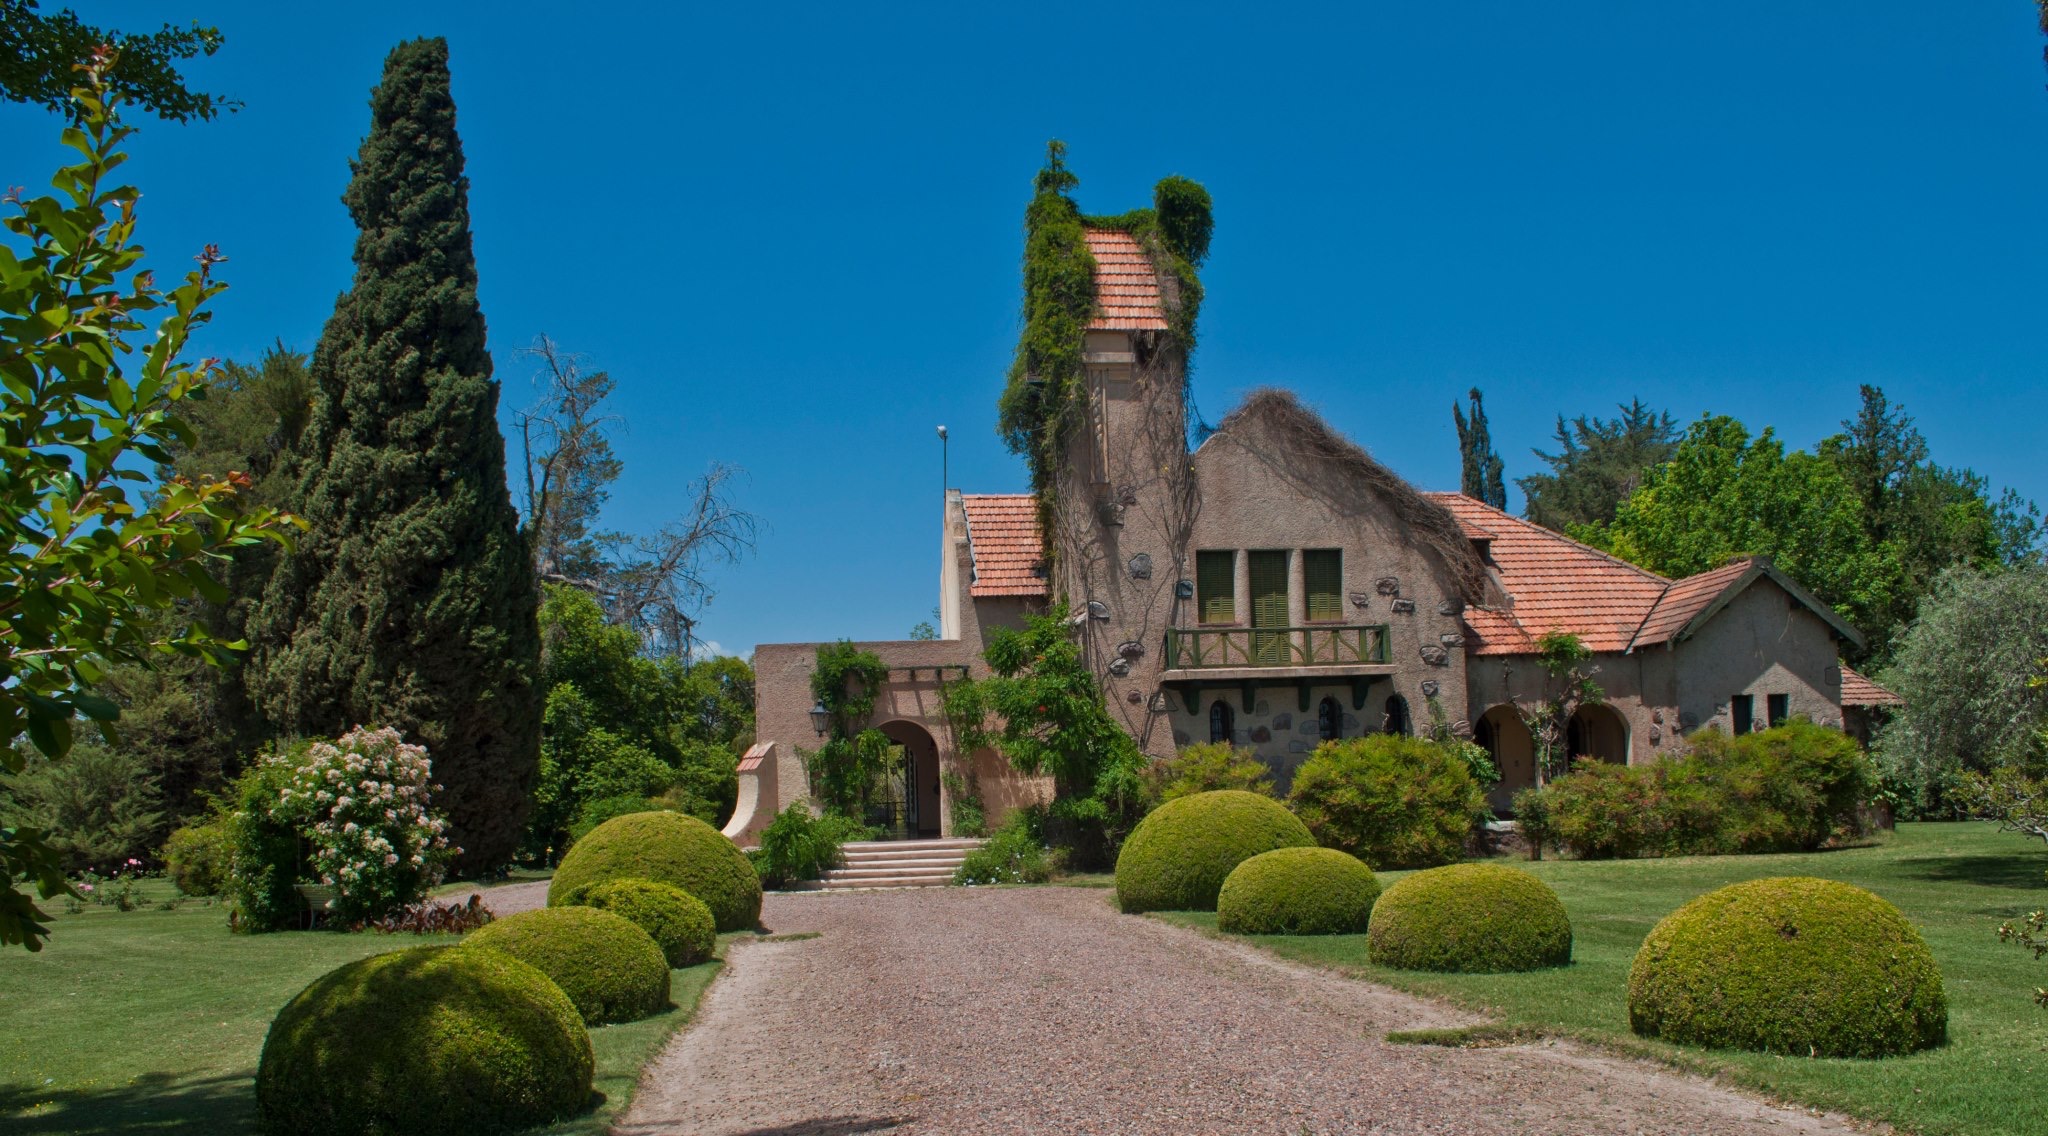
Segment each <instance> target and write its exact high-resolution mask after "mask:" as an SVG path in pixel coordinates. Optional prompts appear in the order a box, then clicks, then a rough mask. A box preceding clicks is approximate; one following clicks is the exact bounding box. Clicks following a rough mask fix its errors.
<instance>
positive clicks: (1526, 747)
mask: <svg viewBox="0 0 2048 1136" xmlns="http://www.w3.org/2000/svg"><path fill="white" fill-rule="evenodd" d="M1472 740H1473V741H1476V742H1478V743H1479V744H1480V745H1481V746H1484V747H1485V749H1486V752H1487V753H1489V754H1492V755H1493V764H1494V767H1495V768H1497V769H1499V770H1500V784H1498V785H1495V786H1494V787H1493V791H1492V792H1490V793H1488V794H1487V795H1486V802H1487V804H1489V805H1492V806H1493V811H1494V812H1497V813H1503V814H1504V813H1507V812H1508V811H1510V810H1511V809H1512V808H1513V807H1514V799H1515V794H1516V793H1517V792H1519V791H1521V790H1523V789H1533V788H1535V787H1536V743H1535V741H1534V739H1532V738H1531V737H1530V736H1529V727H1528V726H1526V725H1524V724H1523V722H1522V715H1521V714H1519V713H1517V712H1516V710H1515V708H1514V707H1513V706H1496V707H1494V708H1493V709H1491V710H1488V711H1487V712H1486V713H1484V714H1481V715H1480V716H1479V721H1478V722H1477V723H1475V724H1474V725H1473V727H1472Z"/></svg>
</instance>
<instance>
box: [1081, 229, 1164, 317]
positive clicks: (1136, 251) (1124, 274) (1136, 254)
mask: <svg viewBox="0 0 2048 1136" xmlns="http://www.w3.org/2000/svg"><path fill="white" fill-rule="evenodd" d="M1087 234H1088V251H1089V253H1090V254H1092V255H1093V256H1094V257H1095V308H1096V311H1095V322H1093V323H1091V324H1089V325H1088V330H1090V331H1165V330H1166V328H1167V323H1166V313H1165V312H1164V310H1162V309H1161V307H1160V303H1159V276H1158V274H1157V273H1156V272H1154V271H1153V269H1152V258H1151V257H1149V256H1146V255H1145V250H1144V249H1143V248H1141V247H1140V246H1139V245H1138V242H1137V241H1136V240H1135V239H1134V238H1133V237H1132V236H1131V235H1130V234H1129V233H1118V232H1112V231H1110V230H1107V229H1089V230H1088V231H1087Z"/></svg>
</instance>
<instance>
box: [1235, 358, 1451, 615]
mask: <svg viewBox="0 0 2048 1136" xmlns="http://www.w3.org/2000/svg"><path fill="white" fill-rule="evenodd" d="M1254 425H1256V426H1258V427H1260V428H1261V430H1262V432H1263V433H1264V434H1265V439H1264V441H1263V444H1262V445H1260V446H1259V447H1258V448H1257V449H1256V450H1254V451H1253V452H1255V453H1256V454H1257V456H1259V457H1260V458H1262V459H1264V460H1266V461H1268V462H1270V463H1272V464H1273V465H1275V466H1276V467H1277V468H1279V469H1281V470H1282V471H1283V472H1285V473H1286V474H1288V475H1289V476H1290V477H1291V478H1293V479H1294V480H1296V481H1305V480H1306V479H1307V478H1308V477H1309V476H1310V475H1311V472H1310V471H1312V470H1324V471H1328V473H1329V474H1330V475H1333V476H1334V477H1335V479H1336V484H1335V485H1334V486H1331V488H1334V489H1336V490H1338V491H1339V492H1341V493H1344V494H1347V495H1349V496H1352V497H1353V498H1354V499H1362V498H1368V497H1370V498H1377V499H1379V500H1381V501H1384V502H1385V503H1386V505H1387V508H1388V509H1389V510H1391V511H1392V512H1393V514H1394V518H1395V519H1396V520H1397V521H1399V522H1400V523H1401V525H1402V527H1404V528H1406V529H1407V530H1408V531H1409V532H1410V533H1411V534H1412V535H1413V539H1415V540H1416V541H1418V542H1420V543H1421V544H1422V546H1423V547H1424V548H1426V549H1428V550H1429V551H1430V552H1432V553H1434V554H1435V556H1436V558H1437V560H1438V561H1439V562H1440V563H1442V565H1443V566H1444V570H1445V571H1446V572H1448V573H1449V574H1450V576H1451V578H1452V579H1453V580H1455V581H1457V583H1458V588H1459V592H1460V593H1461V595H1462V597H1463V598H1464V600H1465V602H1466V603H1468V604H1478V603H1481V602H1483V597H1484V595H1485V588H1486V566H1485V565H1484V564H1483V563H1481V562H1480V559H1479V554H1478V553H1477V552H1474V551H1473V549H1472V542H1471V540H1470V539H1468V538H1467V537H1466V536H1465V530H1464V528H1463V527H1461V526H1460V525H1459V524H1458V519H1457V518H1456V517H1454V516H1452V515H1451V511H1450V510H1449V509H1446V508H1444V507H1443V506H1442V505H1439V504H1437V503H1436V502H1434V501H1431V500H1430V499H1429V498H1427V497H1424V496H1423V495H1422V494H1421V493H1420V492H1418V491H1417V490H1416V488H1415V487H1414V486H1413V485H1410V484H1408V483H1407V482H1406V481H1404V480H1402V478H1401V476H1400V475H1399V474H1396V473H1395V472H1394V471H1392V470H1390V469H1388V468H1387V467H1386V466H1383V465H1381V464H1380V463H1379V462H1377V461H1375V460H1374V459H1373V457H1372V455H1371V454H1368V453H1366V452H1365V450H1364V449H1362V448H1361V447H1360V446H1359V445H1358V444H1357V443H1356V442H1353V441H1352V440H1351V439H1349V438H1346V437H1344V436H1343V435H1342V434H1339V433H1337V432H1336V431H1335V430H1332V429H1331V428H1330V424H1329V423H1327V422H1324V421H1323V419H1322V416H1321V415H1318V414H1317V413H1316V412H1315V411H1312V410H1310V409H1308V408H1307V407H1305V406H1303V405H1302V404H1301V402H1300V400H1299V399H1296V398H1295V397H1294V394H1293V392H1291V391H1285V390H1281V389H1279V388H1277V387H1261V388H1259V389H1258V390H1255V391H1253V392H1252V393H1251V394H1249V395H1247V396H1246V397H1245V400H1244V402H1243V404H1242V405H1240V406H1239V407H1238V408H1237V409H1235V410H1233V411H1231V412H1230V413H1229V414H1228V415H1226V416H1224V419H1223V421H1222V423H1220V424H1219V425H1218V426H1217V427H1216V435H1217V436H1218V437H1223V436H1225V435H1229V434H1231V433H1233V431H1234V432H1235V433H1236V434H1238V435H1239V437H1240V438H1241V437H1242V436H1243V434H1244V433H1245V431H1246V428H1247V427H1250V426H1254ZM1233 440H1237V439H1233ZM1246 448H1247V449H1251V447H1249V446H1247V447H1246Z"/></svg>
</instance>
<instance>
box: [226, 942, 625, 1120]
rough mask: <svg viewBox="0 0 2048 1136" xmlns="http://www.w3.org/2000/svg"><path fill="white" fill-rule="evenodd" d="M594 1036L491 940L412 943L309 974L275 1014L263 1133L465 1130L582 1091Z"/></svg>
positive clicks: (559, 1106)
mask: <svg viewBox="0 0 2048 1136" xmlns="http://www.w3.org/2000/svg"><path fill="white" fill-rule="evenodd" d="M592 1065H593V1061H592V1056H591V1049H590V1035H589V1034H588V1033H586V1032H585V1031H584V1028H583V1022H582V1020H581V1019H580V1018H579V1017H578V1016H577V1014H576V1007H575V1006H573V1005H571V1004H570V1002H569V999H568V998H567V997H566V996H565V995H564V994H563V993H562V991H561V990H560V988H558V987H557V986H556V985H555V984H554V983H553V982H550V981H549V980H548V978H547V976H546V975H544V974H542V973H541V972H540V971H538V970H535V969H534V968H533V967H531V966H528V965H527V964H525V963H523V962H520V961H518V960H517V959H514V958H511V957H509V956H506V955H502V954H499V953H497V952H495V951H487V950H472V949H466V948H450V947H416V948H413V949H412V950H404V951H395V952H393V953H391V954H384V955H376V956H373V957H371V958H366V959H360V960H358V961H356V962H352V963H349V964H348V965H347V966H344V967H341V968H340V969H338V970H335V971H332V972H330V973H328V974H327V975H325V976H324V977H321V978H319V979H316V980H315V981H314V982H313V983H312V985H310V986H308V987H306V989H305V990H303V991H301V992H300V993H299V995H298V997H296V998H293V999H292V1000H291V1001H290V1002H288V1003H286V1005H285V1007H284V1009H283V1010H281V1011H279V1012H278V1015H277V1018H276V1019H275V1020H274V1021H272V1022H271V1023H270V1035H269V1036H268V1037H267V1038H265V1039H264V1042H263V1057H262V1061H261V1063H260V1064H259V1065H258V1066H257V1070H256V1109H257V1113H258V1117H259V1121H260V1124H261V1128H262V1130H263V1132H265V1133H266V1134H268V1136H361V1134H362V1133H366V1132H376V1133H381V1134H383V1136H472V1134H478V1136H481V1134H484V1133H503V1132H514V1131H518V1130H520V1129H524V1128H531V1127H534V1126H536V1125H541V1124H547V1123H550V1122H553V1121H557V1120H562V1119H565V1118H567V1117H569V1116H572V1115H574V1114H576V1113H578V1112H581V1111H582V1110H583V1109H584V1108H585V1107H586V1106H587V1105H588V1103H589V1101H590V1078H591V1070H592Z"/></svg>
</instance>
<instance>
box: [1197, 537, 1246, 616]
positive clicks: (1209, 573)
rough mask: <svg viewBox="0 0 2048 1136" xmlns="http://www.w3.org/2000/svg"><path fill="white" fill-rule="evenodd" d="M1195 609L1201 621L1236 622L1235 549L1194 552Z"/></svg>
mask: <svg viewBox="0 0 2048 1136" xmlns="http://www.w3.org/2000/svg"><path fill="white" fill-rule="evenodd" d="M1195 613H1196V616H1197V618H1199V619H1200V620H1201V621H1202V622H1203V623H1235V622H1237V553H1236V552H1235V551H1232V550H1230V549H1224V550H1222V551H1216V552H1197V553H1195Z"/></svg>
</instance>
